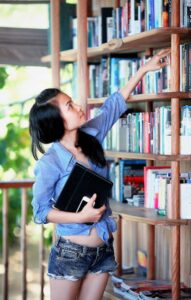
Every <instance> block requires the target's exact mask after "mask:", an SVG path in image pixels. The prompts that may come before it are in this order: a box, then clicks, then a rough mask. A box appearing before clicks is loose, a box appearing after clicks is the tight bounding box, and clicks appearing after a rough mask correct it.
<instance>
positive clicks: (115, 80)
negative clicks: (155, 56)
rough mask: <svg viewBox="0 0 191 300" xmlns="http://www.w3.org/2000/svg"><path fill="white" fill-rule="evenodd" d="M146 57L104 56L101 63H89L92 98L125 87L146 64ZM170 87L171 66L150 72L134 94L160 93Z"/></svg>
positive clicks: (90, 94) (106, 94)
mask: <svg viewBox="0 0 191 300" xmlns="http://www.w3.org/2000/svg"><path fill="white" fill-rule="evenodd" d="M146 61H147V59H145V58H128V57H112V56H110V57H107V58H106V57H103V58H102V59H101V62H100V63H97V64H90V65H89V91H90V92H89V96H90V98H96V97H98V98H99V97H107V96H108V95H110V94H112V93H114V92H116V91H117V90H118V89H120V88H121V87H123V86H124V85H125V84H126V83H127V82H128V80H129V79H130V78H131V77H132V76H133V75H134V74H135V73H136V72H137V70H138V69H139V68H140V66H141V65H143V64H145V63H146ZM169 89H170V67H169V66H168V67H165V68H163V69H162V70H159V71H156V72H148V73H147V74H146V75H145V76H144V77H143V78H142V80H141V81H140V82H139V83H138V84H137V86H136V88H135V89H134V91H133V93H132V94H133V95H135V94H141V93H147V94H149V93H160V92H166V91H168V90H169Z"/></svg>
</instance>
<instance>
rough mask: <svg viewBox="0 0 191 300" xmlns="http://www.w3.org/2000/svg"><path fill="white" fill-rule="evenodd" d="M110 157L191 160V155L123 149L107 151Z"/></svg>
mask: <svg viewBox="0 0 191 300" xmlns="http://www.w3.org/2000/svg"><path fill="white" fill-rule="evenodd" d="M105 155H106V156H107V157H108V158H113V159H145V160H155V161H190V160H191V155H180V154H177V155H157V154H147V153H132V152H122V151H109V150H108V151H105Z"/></svg>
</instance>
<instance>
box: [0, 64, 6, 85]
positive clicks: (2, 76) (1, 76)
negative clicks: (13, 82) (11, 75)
mask: <svg viewBox="0 0 191 300" xmlns="http://www.w3.org/2000/svg"><path fill="white" fill-rule="evenodd" d="M7 77H8V74H7V72H6V69H5V68H3V67H0V89H2V88H3V87H4V85H5V82H6V79H7Z"/></svg>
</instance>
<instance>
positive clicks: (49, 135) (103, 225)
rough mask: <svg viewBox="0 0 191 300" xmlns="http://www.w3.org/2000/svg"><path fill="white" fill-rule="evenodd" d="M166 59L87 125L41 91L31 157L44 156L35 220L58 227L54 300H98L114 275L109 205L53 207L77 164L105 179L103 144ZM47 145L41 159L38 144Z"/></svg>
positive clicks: (63, 98)
mask: <svg viewBox="0 0 191 300" xmlns="http://www.w3.org/2000/svg"><path fill="white" fill-rule="evenodd" d="M169 54H170V50H169V49H166V50H161V51H160V52H159V53H158V54H157V55H155V56H153V57H152V58H151V59H150V60H149V62H147V63H146V64H145V65H144V66H142V67H141V68H140V69H139V70H138V71H137V73H136V74H135V75H134V76H133V77H132V78H131V79H130V80H129V82H128V83H127V84H126V86H124V87H123V88H122V89H121V90H120V91H119V92H116V93H114V94H112V95H111V96H110V97H109V98H108V99H107V100H106V101H105V103H104V104H103V105H102V107H101V108H100V113H99V114H98V116H97V117H95V118H93V119H91V120H89V121H86V119H85V113H84V112H83V111H82V109H81V107H80V105H77V104H75V103H74V102H73V101H72V99H71V98H70V97H69V96H68V95H66V94H65V93H63V92H61V91H60V90H58V89H46V90H44V91H42V92H41V93H40V94H39V96H38V97H37V98H36V101H35V103H34V105H33V106H32V108H31V111H30V120H29V123H30V124H29V130H30V134H31V137H32V153H33V156H34V158H35V159H38V157H37V150H38V151H40V152H41V153H43V156H42V157H41V158H40V159H39V160H38V162H37V164H36V167H35V184H34V186H33V201H32V205H33V212H34V220H35V222H36V223H39V224H43V223H44V224H45V223H48V222H51V223H56V224H57V225H56V235H57V240H56V242H55V243H54V245H53V246H52V248H51V251H50V256H49V263H48V275H49V277H50V290H51V299H52V300H73V299H74V300H75V299H78V300H90V299H91V300H100V299H102V296H103V292H104V289H105V287H106V284H107V280H108V276H109V273H110V272H113V271H115V270H116V266H117V264H116V261H115V257H114V251H113V238H112V232H114V231H115V230H116V224H115V222H114V220H113V219H112V217H111V210H110V207H109V204H108V203H106V205H103V206H102V207H101V208H99V209H95V208H94V207H93V205H94V202H95V201H96V194H94V195H92V198H91V199H90V201H89V202H88V203H87V205H86V206H85V207H84V208H83V210H82V211H80V212H78V213H70V212H63V211H59V210H57V209H54V203H55V201H56V199H57V197H58V195H59V193H60V192H61V189H62V188H63V186H64V184H65V183H66V181H67V178H68V176H69V174H70V172H71V170H72V168H73V166H74V165H75V163H76V162H80V163H81V164H83V165H86V166H88V167H89V168H91V169H92V170H94V171H95V172H97V173H99V174H101V175H102V176H106V174H107V170H106V160H105V157H104V152H103V149H102V146H101V143H102V141H103V139H104V138H105V136H106V135H107V132H108V131H109V130H110V128H111V127H112V125H113V124H114V123H115V122H116V121H117V120H118V119H119V117H120V116H121V114H122V113H124V112H125V111H126V110H127V104H126V101H128V98H129V95H130V94H131V92H132V91H133V89H134V88H135V86H136V85H137V83H138V82H139V80H140V79H141V78H142V77H143V76H144V75H145V74H146V73H147V72H148V71H155V70H159V69H160V68H162V67H164V66H166V65H167V64H168V61H167V57H168V55H169ZM49 143H52V145H51V147H50V148H49V149H48V151H47V152H46V153H45V152H44V149H43V145H42V144H49ZM88 222H91V223H93V225H87V224H85V223H88Z"/></svg>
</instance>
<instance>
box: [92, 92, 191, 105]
mask: <svg viewBox="0 0 191 300" xmlns="http://www.w3.org/2000/svg"><path fill="white" fill-rule="evenodd" d="M171 98H179V99H182V100H185V99H188V100H190V99H191V93H186V92H166V93H159V94H140V95H133V96H130V97H129V99H128V102H130V103H132V102H146V101H147V102H149V101H151V102H152V101H165V100H167V101H169V100H171ZM105 100H106V97H103V98H89V99H88V104H89V105H101V104H103V103H104V101H105Z"/></svg>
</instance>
